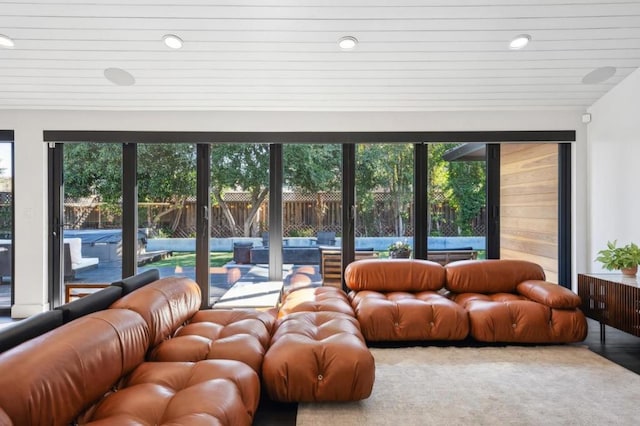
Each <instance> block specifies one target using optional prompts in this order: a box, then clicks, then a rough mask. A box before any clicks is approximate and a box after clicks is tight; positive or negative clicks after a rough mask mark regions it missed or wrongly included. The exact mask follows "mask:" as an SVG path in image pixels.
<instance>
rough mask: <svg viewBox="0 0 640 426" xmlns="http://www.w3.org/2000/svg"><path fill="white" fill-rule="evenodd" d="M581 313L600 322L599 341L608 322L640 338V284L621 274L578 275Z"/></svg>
mask: <svg viewBox="0 0 640 426" xmlns="http://www.w3.org/2000/svg"><path fill="white" fill-rule="evenodd" d="M578 295H579V296H580V298H581V299H582V306H581V309H582V312H584V314H585V315H586V316H587V317H589V318H592V319H594V320H596V321H598V322H599V323H600V342H601V343H604V342H605V325H608V326H610V327H613V328H617V329H618V330H622V331H624V332H626V333H629V334H633V335H634V336H639V337H640V284H639V283H638V280H637V278H635V277H633V278H630V277H623V276H622V275H621V274H578Z"/></svg>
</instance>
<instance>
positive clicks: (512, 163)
mask: <svg viewBox="0 0 640 426" xmlns="http://www.w3.org/2000/svg"><path fill="white" fill-rule="evenodd" d="M500 256H501V258H503V259H523V260H529V261H532V262H535V263H538V264H540V265H541V266H542V267H543V269H544V270H545V274H546V276H547V280H548V281H551V282H557V281H558V146H557V145H556V144H502V146H501V152H500Z"/></svg>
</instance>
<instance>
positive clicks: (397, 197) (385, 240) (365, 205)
mask: <svg viewBox="0 0 640 426" xmlns="http://www.w3.org/2000/svg"><path fill="white" fill-rule="evenodd" d="M413 156H414V153H413V144H410V143H376V144H358V145H357V146H356V184H355V189H356V209H355V210H356V226H355V236H356V240H355V249H356V259H358V258H364V257H369V256H377V257H383V258H385V257H410V256H412V252H413V245H414V244H413V243H414V223H415V218H414V208H413V197H414V195H413V173H414V167H413V164H414V158H413Z"/></svg>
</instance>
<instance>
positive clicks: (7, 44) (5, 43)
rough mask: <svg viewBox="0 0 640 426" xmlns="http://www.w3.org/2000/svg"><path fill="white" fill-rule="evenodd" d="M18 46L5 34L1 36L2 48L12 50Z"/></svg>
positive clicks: (0, 43)
mask: <svg viewBox="0 0 640 426" xmlns="http://www.w3.org/2000/svg"><path fill="white" fill-rule="evenodd" d="M15 45H16V44H15V43H14V42H13V39H12V38H11V37H9V36H6V35H4V34H0V47H7V48H11V47H14V46H15Z"/></svg>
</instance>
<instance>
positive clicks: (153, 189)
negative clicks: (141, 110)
mask: <svg viewBox="0 0 640 426" xmlns="http://www.w3.org/2000/svg"><path fill="white" fill-rule="evenodd" d="M137 187H138V235H139V242H138V246H137V247H136V251H137V258H138V259H137V265H138V270H139V271H144V270H147V269H150V268H154V269H158V270H159V271H160V276H161V277H165V276H171V275H175V276H184V277H189V278H191V279H195V276H196V272H195V268H196V247H195V235H196V208H195V201H196V147H195V145H194V144H179V143H165V144H151V143H146V144H145V143H143V144H138V146H137Z"/></svg>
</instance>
